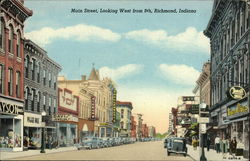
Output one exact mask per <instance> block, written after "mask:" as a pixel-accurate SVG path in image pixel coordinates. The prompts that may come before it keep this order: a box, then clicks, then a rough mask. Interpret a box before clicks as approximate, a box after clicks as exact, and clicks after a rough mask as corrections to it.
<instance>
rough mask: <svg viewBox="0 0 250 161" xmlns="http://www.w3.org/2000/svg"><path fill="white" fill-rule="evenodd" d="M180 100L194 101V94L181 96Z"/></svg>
mask: <svg viewBox="0 0 250 161" xmlns="http://www.w3.org/2000/svg"><path fill="white" fill-rule="evenodd" d="M182 101H194V96H186V97H182Z"/></svg>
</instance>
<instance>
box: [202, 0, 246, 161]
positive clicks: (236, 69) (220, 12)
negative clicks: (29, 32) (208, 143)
mask: <svg viewBox="0 0 250 161" xmlns="http://www.w3.org/2000/svg"><path fill="white" fill-rule="evenodd" d="M249 28H250V17H249V2H247V1H223V0H215V1H214V7H213V11H212V16H211V18H210V21H209V23H208V25H207V28H206V30H205V31H204V33H205V35H206V36H207V37H208V38H209V39H210V44H211V107H210V111H211V120H212V124H213V125H214V126H213V128H215V129H217V134H218V135H220V137H221V138H223V139H225V138H227V137H229V138H231V139H232V138H234V137H236V140H237V142H238V144H237V149H238V151H241V152H240V153H242V154H241V155H243V156H244V157H246V158H249V131H250V130H249V87H250V85H249V84H250V79H249V77H250V69H249V68H250V65H249V63H250V54H249V49H250V48H249V47H250V36H249V34H250V30H249ZM236 86H237V87H236ZM235 87H236V89H241V91H243V90H242V89H244V91H245V93H246V95H244V96H243V95H242V96H241V98H240V99H239V98H237V99H232V98H230V97H229V96H228V95H227V94H228V92H230V90H229V89H232V90H233V88H235Z"/></svg>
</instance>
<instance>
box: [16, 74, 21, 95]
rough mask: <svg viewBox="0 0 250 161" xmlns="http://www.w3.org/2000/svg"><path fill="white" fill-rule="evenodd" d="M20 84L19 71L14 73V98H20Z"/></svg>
mask: <svg viewBox="0 0 250 161" xmlns="http://www.w3.org/2000/svg"><path fill="white" fill-rule="evenodd" d="M20 84H21V73H20V72H19V71H17V72H16V97H18V98H20V97H21V95H20V91H21V90H20V88H21V86H20Z"/></svg>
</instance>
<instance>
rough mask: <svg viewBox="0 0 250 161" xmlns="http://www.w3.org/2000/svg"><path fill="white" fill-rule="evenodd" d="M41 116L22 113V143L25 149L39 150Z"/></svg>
mask: <svg viewBox="0 0 250 161" xmlns="http://www.w3.org/2000/svg"><path fill="white" fill-rule="evenodd" d="M41 127H42V116H41V115H39V114H34V113H29V112H24V133H23V136H24V141H23V146H24V148H25V149H39V148H40V147H41Z"/></svg>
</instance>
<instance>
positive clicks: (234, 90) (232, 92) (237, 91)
mask: <svg viewBox="0 0 250 161" xmlns="http://www.w3.org/2000/svg"><path fill="white" fill-rule="evenodd" d="M229 96H230V97H231V98H232V99H235V100H240V99H243V98H244V97H246V91H245V90H244V88H242V87H240V86H233V87H231V88H230V89H229Z"/></svg>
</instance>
